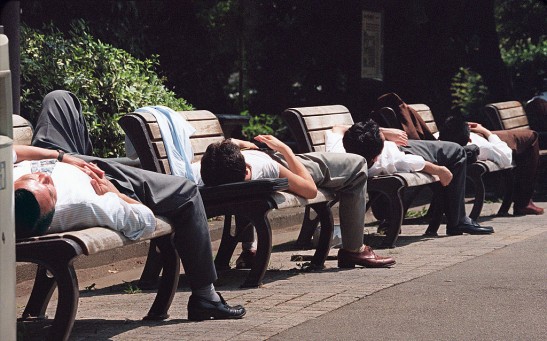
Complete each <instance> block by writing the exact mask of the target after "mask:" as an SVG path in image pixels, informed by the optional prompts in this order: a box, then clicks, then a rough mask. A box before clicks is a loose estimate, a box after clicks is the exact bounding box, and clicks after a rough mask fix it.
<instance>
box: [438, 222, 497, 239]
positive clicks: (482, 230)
mask: <svg viewBox="0 0 547 341" xmlns="http://www.w3.org/2000/svg"><path fill="white" fill-rule="evenodd" d="M464 233H469V234H491V233H494V228H493V227H492V226H480V225H479V223H477V222H476V221H474V220H473V221H471V224H460V225H458V226H456V227H455V228H447V229H446V234H447V235H449V236H457V235H461V234H464Z"/></svg>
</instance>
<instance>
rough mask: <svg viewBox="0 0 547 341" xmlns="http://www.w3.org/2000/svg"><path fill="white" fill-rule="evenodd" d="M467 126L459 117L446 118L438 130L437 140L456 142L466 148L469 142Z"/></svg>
mask: <svg viewBox="0 0 547 341" xmlns="http://www.w3.org/2000/svg"><path fill="white" fill-rule="evenodd" d="M469 135H470V130H469V125H468V124H467V122H466V121H465V120H464V119H463V117H462V116H461V115H452V116H448V117H447V118H446V120H445V121H444V124H443V126H442V127H441V129H439V140H443V141H450V142H456V143H457V144H459V145H460V146H466V145H467V143H468V142H469Z"/></svg>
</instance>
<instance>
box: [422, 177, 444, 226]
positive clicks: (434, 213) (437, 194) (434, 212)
mask: <svg viewBox="0 0 547 341" xmlns="http://www.w3.org/2000/svg"><path fill="white" fill-rule="evenodd" d="M434 186H435V188H434V189H433V198H432V200H431V204H429V209H428V210H427V216H428V218H429V219H430V220H429V224H428V226H427V230H426V231H425V233H424V236H438V231H439V227H440V226H441V220H442V217H443V213H444V211H443V202H444V201H443V198H442V196H443V193H442V192H441V184H440V183H435V184H434Z"/></svg>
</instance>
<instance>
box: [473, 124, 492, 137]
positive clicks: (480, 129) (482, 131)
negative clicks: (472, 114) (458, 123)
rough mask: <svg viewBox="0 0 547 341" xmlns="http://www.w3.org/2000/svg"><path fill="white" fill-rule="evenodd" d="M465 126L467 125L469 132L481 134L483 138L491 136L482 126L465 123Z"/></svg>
mask: <svg viewBox="0 0 547 341" xmlns="http://www.w3.org/2000/svg"><path fill="white" fill-rule="evenodd" d="M467 124H468V125H469V130H471V131H472V132H474V133H477V134H481V135H483V136H484V137H485V138H488V137H489V136H490V135H492V132H491V131H490V130H488V129H486V128H485V127H483V126H482V124H480V123H475V122H467Z"/></svg>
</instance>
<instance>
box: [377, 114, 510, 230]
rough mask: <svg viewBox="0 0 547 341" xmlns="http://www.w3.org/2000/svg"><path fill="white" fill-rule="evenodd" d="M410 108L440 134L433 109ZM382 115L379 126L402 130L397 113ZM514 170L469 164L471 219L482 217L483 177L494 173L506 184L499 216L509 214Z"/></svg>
mask: <svg viewBox="0 0 547 341" xmlns="http://www.w3.org/2000/svg"><path fill="white" fill-rule="evenodd" d="M408 106H409V107H411V108H412V109H414V110H416V112H417V113H418V114H419V115H420V117H421V118H422V119H423V120H424V122H425V123H426V125H427V127H428V128H429V131H430V132H431V133H432V134H435V133H437V132H438V128H437V124H436V122H435V118H434V116H433V113H432V112H431V109H430V108H429V107H428V106H427V105H425V104H409V105H408ZM380 115H381V116H382V121H383V122H379V124H381V125H384V126H387V127H391V128H398V129H401V125H400V123H399V121H398V120H397V117H396V115H395V112H393V110H392V109H391V108H382V109H381V110H380ZM512 168H513V167H511V166H510V167H507V168H502V167H500V166H498V164H496V163H495V162H492V161H490V160H486V161H481V160H479V161H476V162H474V163H471V164H468V166H467V180H469V182H471V184H472V185H473V189H474V190H475V193H474V194H475V197H474V199H473V207H472V209H471V212H470V213H469V217H470V218H471V219H473V220H475V219H477V218H478V217H479V216H480V214H481V211H482V207H483V205H484V198H485V196H486V190H485V186H484V178H483V177H484V176H485V175H486V174H492V173H494V172H499V173H498V174H500V175H501V176H502V181H503V183H504V188H505V193H504V196H503V202H502V204H501V206H500V208H499V210H498V215H507V212H508V211H509V207H510V206H511V198H512V188H513V186H512V183H513V177H512Z"/></svg>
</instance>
